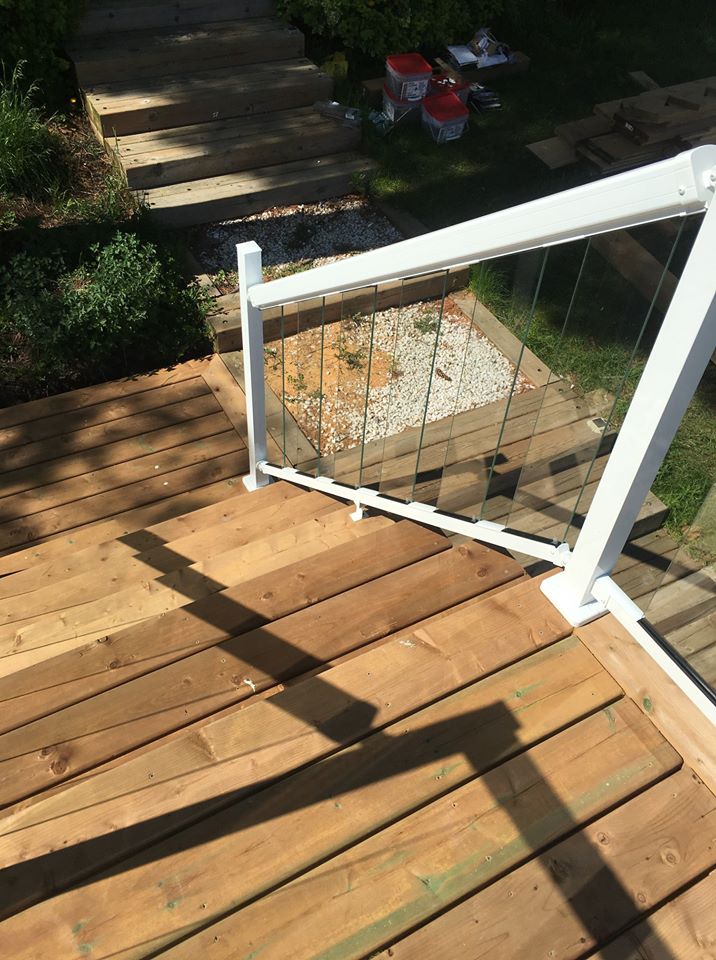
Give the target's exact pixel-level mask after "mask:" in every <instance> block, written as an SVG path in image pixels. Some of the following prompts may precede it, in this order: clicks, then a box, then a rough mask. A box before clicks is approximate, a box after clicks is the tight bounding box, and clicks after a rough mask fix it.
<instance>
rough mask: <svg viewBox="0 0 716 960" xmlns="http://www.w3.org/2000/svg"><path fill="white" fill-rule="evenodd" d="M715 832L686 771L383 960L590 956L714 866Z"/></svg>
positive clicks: (715, 823) (715, 820)
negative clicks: (393, 958)
mask: <svg viewBox="0 0 716 960" xmlns="http://www.w3.org/2000/svg"><path fill="white" fill-rule="evenodd" d="M715 831H716V800H715V799H714V797H713V795H712V794H711V793H710V792H709V791H708V790H707V789H706V788H705V787H704V785H703V784H702V783H700V782H699V780H698V779H697V778H695V777H694V776H693V774H692V773H691V771H690V770H683V771H680V772H679V773H677V774H675V775H674V776H671V777H669V778H668V779H667V780H665V781H664V782H663V783H659V784H656V786H654V787H652V788H651V789H650V790H647V791H645V792H644V793H642V794H640V795H639V796H637V797H635V798H634V799H633V800H631V801H629V802H628V803H625V804H624V805H623V806H621V807H618V808H617V809H616V810H614V811H613V812H611V813H608V814H607V815H606V816H604V817H602V818H601V819H599V820H597V821H596V822H595V823H593V824H591V825H590V826H589V827H587V828H585V829H584V830H582V831H581V832H580V833H577V834H576V835H575V836H573V837H571V838H569V839H568V840H564V841H563V842H562V843H560V844H558V845H557V846H556V847H553V848H552V849H551V850H549V851H548V852H547V853H546V854H545V855H544V856H543V857H539V858H536V859H535V860H532V861H530V862H529V863H527V864H526V865H525V866H524V867H522V868H520V869H519V870H516V871H515V872H513V873H511V874H510V875H509V876H507V877H505V878H504V879H502V880H498V881H497V883H495V884H493V885H492V886H491V887H488V888H487V889H486V890H484V891H483V892H482V893H479V894H478V895H477V896H476V897H473V898H472V899H470V900H467V901H466V902H465V903H463V904H461V905H460V906H459V907H456V908H455V909H454V910H451V911H450V912H449V913H447V914H445V915H444V916H442V917H440V918H439V919H438V920H436V921H434V922H433V923H432V924H430V925H429V926H427V927H423V929H422V930H419V931H417V932H416V933H414V934H412V935H411V936H409V937H407V938H406V939H405V940H403V941H401V942H399V943H396V944H394V945H393V946H392V947H391V948H390V953H389V954H388V953H387V952H386V953H385V954H381V960H383V958H384V957H387V956H388V955H389V956H391V957H395V960H409V958H411V957H414V958H416V960H417V958H418V957H420V958H421V960H422V958H424V957H427V956H430V957H431V958H435V960H447V958H448V957H450V958H453V957H456V956H460V957H461V960H476V958H478V957H480V958H482V957H487V956H489V957H495V958H505V960H508V958H509V960H512V958H514V957H521V956H549V951H550V950H551V951H553V956H558V957H560V958H562V957H563V958H565V960H571V958H577V957H583V956H585V954H588V953H590V951H591V950H593V949H594V948H595V947H597V946H598V945H599V944H600V943H602V942H604V941H605V940H607V939H609V938H610V937H612V936H614V934H615V933H617V932H618V931H619V930H620V929H622V928H623V927H624V926H627V925H629V924H631V923H634V922H635V921H637V920H638V919H639V915H640V914H641V913H643V912H644V911H645V910H648V909H649V907H651V906H654V905H656V904H658V903H659V902H660V901H662V900H664V899H666V898H668V897H670V896H673V895H674V894H675V893H676V892H677V891H678V890H679V889H680V888H682V887H683V886H684V885H685V884H687V883H689V882H693V881H694V880H695V879H697V878H698V877H699V876H700V875H701V874H703V873H704V871H706V870H708V869H709V868H710V867H712V866H713V864H714V861H715V860H716V851H715V850H714V840H713V837H714V836H715V835H716V834H715ZM476 923H479V928H480V929H479V934H478V935H476V934H475V924H476ZM468 931H470V935H469V936H468ZM458 944H459V947H458V952H457V953H456V952H455V949H456V947H457V945H458ZM205 956H207V957H210V956H211V954H210V952H208V951H207V953H206V954H205ZM642 956H643V955H642Z"/></svg>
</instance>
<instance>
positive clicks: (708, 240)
mask: <svg viewBox="0 0 716 960" xmlns="http://www.w3.org/2000/svg"><path fill="white" fill-rule="evenodd" d="M711 179H712V183H713V182H714V181H716V168H715V169H714V173H713V174H712V177H711ZM715 348H716V203H712V204H711V206H710V207H709V209H708V210H707V212H706V215H705V216H704V222H703V223H702V225H701V228H700V230H699V233H698V235H697V237H696V241H695V242H694V246H693V248H692V250H691V254H690V256H689V259H688V262H687V264H686V267H685V268H684V272H683V274H682V276H681V279H680V281H679V284H678V286H677V288H676V291H675V293H674V296H673V298H672V301H671V304H670V305H669V309H668V310H667V313H666V316H665V317H664V321H663V323H662V326H661V330H660V331H659V335H658V337H657V339H656V343H655V344H654V347H653V349H652V351H651V355H650V357H649V359H648V361H647V364H646V366H645V368H644V372H643V373H642V376H641V379H640V381H639V384H638V386H637V389H636V391H635V393H634V397H633V399H632V401H631V404H630V406H629V410H628V412H627V415H626V417H625V419H624V423H623V425H622V428H621V430H620V431H619V436H618V438H617V441H616V443H615V445H614V449H613V450H612V453H611V456H610V458H609V462H608V463H607V466H606V469H605V471H604V475H603V477H602V480H601V482H600V484H599V486H598V488H597V491H596V494H595V496H594V500H593V501H592V504H591V506H590V508H589V511H588V513H587V516H586V518H585V521H584V526H583V527H582V529H581V531H580V533H579V538H578V540H577V543H576V546H575V548H574V550H573V552H572V556H571V557H570V558H569V562H568V564H567V566H566V569H565V570H564V572H563V573H560V574H557V575H556V576H554V577H551V578H550V579H548V580H546V581H545V582H544V583H543V584H542V590H543V592H544V593H545V594H546V595H547V596H548V597H549V599H550V600H551V601H552V602H553V603H554V605H555V606H556V607H557V609H558V610H559V611H560V612H561V613H562V614H563V615H564V616H565V617H566V618H567V619H568V620H569V621H570V622H571V623H573V624H574V625H575V626H578V625H580V624H582V623H586V622H588V621H589V620H591V619H594V617H596V616H599V615H600V614H601V613H603V612H604V609H605V608H604V605H603V604H602V603H601V602H600V600H599V599H598V598H596V599H595V595H598V596H601V595H602V593H603V591H602V590H601V589H600V584H598V583H597V581H598V580H599V579H600V578H601V577H606V576H608V575H609V574H610V573H611V571H612V570H613V569H614V565H615V564H616V562H617V560H618V558H619V555H620V554H621V552H622V550H623V548H624V544H625V543H626V542H627V539H628V537H629V533H630V531H631V529H632V526H633V525H634V522H635V521H636V518H637V515H638V513H639V510H640V509H641V505H642V503H643V502H644V499H645V497H646V496H647V494H648V493H649V490H650V488H651V485H652V483H653V482H654V478H655V477H656V473H657V471H658V469H659V467H660V466H661V464H662V462H663V460H664V457H665V456H666V453H667V451H668V449H669V447H670V445H671V442H672V440H673V438H674V435H675V433H676V431H677V429H678V427H679V424H680V423H681V420H682V418H683V416H684V413H685V412H686V408H687V407H688V405H689V402H690V400H691V398H692V397H693V395H694V392H695V391H696V388H697V387H698V385H699V382H700V380H701V377H702V376H703V373H704V370H705V369H706V366H707V364H708V362H709V359H710V357H711V354H712V353H713V352H714V349H715ZM605 582H606V581H605ZM595 585H596V586H595Z"/></svg>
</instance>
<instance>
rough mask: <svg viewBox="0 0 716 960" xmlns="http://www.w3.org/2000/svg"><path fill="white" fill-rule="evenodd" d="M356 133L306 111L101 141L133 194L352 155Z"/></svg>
mask: <svg viewBox="0 0 716 960" xmlns="http://www.w3.org/2000/svg"><path fill="white" fill-rule="evenodd" d="M359 143H360V131H358V130H356V129H355V128H353V127H347V126H341V125H339V124H338V123H336V122H335V121H333V120H329V119H327V118H325V117H322V116H321V115H320V114H319V113H317V112H316V111H315V110H314V109H313V108H312V107H300V108H297V109H295V110H281V111H278V112H277V113H271V114H265V115H261V116H259V117H251V118H239V117H232V118H229V119H226V120H216V121H212V122H211V123H201V124H193V125H190V126H185V127H170V128H168V129H166V130H157V131H155V132H152V133H139V134H132V135H128V136H123V137H118V138H117V139H116V140H113V139H111V138H109V139H107V141H106V146H107V149H108V151H109V152H112V151H114V152H115V155H116V157H117V159H118V160H119V162H120V164H121V166H122V169H123V170H124V173H125V175H126V178H127V183H128V184H129V186H130V187H132V189H135V190H148V189H151V188H154V187H161V186H166V185H169V184H175V183H182V182H185V181H190V180H198V179H207V178H209V177H218V176H221V175H223V174H227V173H238V172H239V171H243V170H251V169H253V168H256V167H264V166H267V165H271V166H276V165H278V164H280V163H289V162H292V161H297V160H302V159H306V158H311V157H321V156H324V155H326V154H336V153H342V152H345V151H349V150H355V149H356V148H357V147H358V145H359Z"/></svg>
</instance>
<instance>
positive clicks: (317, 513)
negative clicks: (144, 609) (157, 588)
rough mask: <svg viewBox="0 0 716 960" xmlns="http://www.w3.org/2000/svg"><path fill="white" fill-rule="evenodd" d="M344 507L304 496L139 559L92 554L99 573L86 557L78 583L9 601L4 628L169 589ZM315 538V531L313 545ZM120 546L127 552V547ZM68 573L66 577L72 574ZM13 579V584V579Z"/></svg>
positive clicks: (159, 545)
mask: <svg viewBox="0 0 716 960" xmlns="http://www.w3.org/2000/svg"><path fill="white" fill-rule="evenodd" d="M341 506H342V504H341V503H339V502H338V501H336V500H333V499H332V498H330V497H326V496H325V495H324V494H321V493H318V492H317V491H313V492H310V493H309V492H304V493H303V495H302V496H299V497H298V498H291V499H288V500H284V501H282V502H279V503H277V504H271V505H268V506H266V507H263V508H262V507H261V505H260V503H257V504H256V509H255V510H253V511H251V513H250V514H249V515H248V516H247V515H246V514H245V512H244V513H243V514H242V515H241V516H240V517H239V519H237V520H234V521H230V520H229V521H227V520H226V519H222V521H221V522H220V523H217V524H214V525H213V526H206V527H204V528H202V529H201V530H199V531H197V532H196V533H191V534H188V535H187V536H185V537H180V538H178V539H177V540H174V541H171V542H169V543H167V542H166V541H164V540H162V539H161V538H159V537H157V538H156V539H155V541H154V545H153V546H152V547H151V548H150V549H148V550H143V551H141V552H138V553H135V554H133V555H129V556H128V555H127V551H126V550H115V551H111V550H110V551H108V552H105V551H97V550H93V551H90V553H91V554H93V555H94V568H92V567H90V568H87V559H88V558H87V557H85V558H84V565H85V569H84V570H83V571H81V573H79V574H76V575H74V576H72V577H70V576H67V575H65V576H62V577H61V578H60V581H59V583H58V582H57V581H55V582H50V583H48V584H46V585H45V586H41V587H38V588H36V589H35V590H34V591H33V592H32V593H30V594H28V593H26V592H25V593H22V594H21V595H20V596H14V597H13V596H8V597H7V598H6V600H5V603H4V604H3V610H2V613H0V624H2V625H3V626H6V625H7V624H10V623H19V622H20V621H25V622H29V623H33V622H34V621H35V619H36V618H38V617H40V616H41V615H42V614H45V613H51V612H52V611H62V614H63V615H65V614H67V613H68V611H69V610H70V608H72V607H75V606H76V605H78V604H82V605H85V604H87V603H88V602H89V601H91V600H96V599H98V598H99V597H105V598H108V597H109V596H110V595H111V594H113V593H119V592H120V591H123V590H124V589H125V588H127V587H129V586H132V585H136V586H139V585H141V586H142V587H146V584H147V583H149V581H151V580H159V579H161V580H162V582H163V583H164V584H168V583H169V581H168V580H167V579H166V578H167V576H168V575H170V574H171V573H172V572H174V571H178V570H183V569H184V568H188V567H190V566H192V565H193V564H198V563H200V562H201V561H206V560H210V559H212V558H214V557H217V556H219V555H221V554H225V553H228V552H229V551H234V550H235V549H237V548H239V547H243V546H247V545H248V544H249V543H251V542H252V541H257V540H264V539H265V538H266V537H269V536H271V535H272V534H278V533H279V532H281V531H286V530H290V529H292V528H293V527H295V526H297V525H299V524H304V523H308V522H309V521H310V520H312V519H316V518H318V517H322V516H326V515H327V514H328V513H333V512H336V511H337V510H339V509H340V508H341ZM310 532H311V528H309V539H310ZM118 545H119V546H120V547H124V546H125V545H124V544H122V543H121V542H120V543H119V544H118ZM62 572H63V573H65V574H66V569H65V570H63V571H62ZM7 579H8V580H10V581H11V580H12V579H13V578H12V577H9V578H7ZM3 587H6V589H7V590H11V589H13V587H12V584H11V583H10V584H7V585H6V584H4V583H3V582H1V581H0V590H2V589H3ZM0 629H2V628H1V627H0Z"/></svg>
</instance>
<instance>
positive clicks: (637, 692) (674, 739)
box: [578, 614, 716, 793]
mask: <svg viewBox="0 0 716 960" xmlns="http://www.w3.org/2000/svg"><path fill="white" fill-rule="evenodd" d="M578 633H579V636H580V638H581V639H582V640H583V641H584V643H586V645H587V646H588V647H589V649H590V650H591V651H592V653H593V654H594V655H595V657H597V659H598V660H599V661H600V662H601V663H603V664H604V667H605V668H606V669H607V670H609V672H610V673H611V674H612V676H614V677H616V679H617V680H618V681H619V683H620V684H621V685H622V687H623V688H624V691H625V692H626V693H627V695H628V696H630V697H631V698H632V699H633V700H635V701H636V703H637V704H638V705H639V707H640V708H641V709H642V710H643V711H644V712H645V713H646V714H648V716H649V717H650V718H651V720H652V722H653V723H655V724H656V726H657V727H658V728H659V729H660V730H661V732H662V733H663V734H664V736H665V737H666V738H667V739H668V740H669V741H670V742H671V743H673V745H674V747H675V748H676V749H677V750H678V751H679V753H680V754H681V755H682V757H683V758H684V760H685V761H686V763H688V764H689V765H690V766H691V767H693V769H694V770H695V771H696V773H697V774H698V775H699V777H701V779H702V780H703V781H704V783H705V784H706V785H707V787H709V788H710V789H711V790H712V791H713V792H714V793H716V738H714V737H712V736H705V735H704V734H705V730H706V726H705V724H706V721H705V720H704V715H703V714H702V713H701V711H700V710H699V709H698V708H697V707H696V706H695V705H694V704H693V703H692V702H691V700H689V698H688V697H687V696H686V694H685V693H684V692H683V691H682V690H681V689H680V688H679V687H677V685H676V684H675V683H674V681H673V680H671V679H670V677H668V676H667V674H666V673H664V671H663V670H662V669H661V667H660V666H659V665H658V664H657V663H656V662H655V661H654V660H653V658H652V657H651V656H650V655H649V653H648V652H647V650H646V649H645V648H644V647H642V645H641V644H640V643H639V642H638V641H637V640H635V639H634V637H632V635H631V634H630V633H629V632H628V631H627V630H625V629H624V627H622V626H621V624H620V623H619V622H618V621H617V620H616V618H615V617H613V616H612V615H611V614H607V615H606V616H604V617H600V619H599V620H595V621H594V622H593V623H589V624H587V625H586V626H584V627H580V628H579V631H578Z"/></svg>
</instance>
